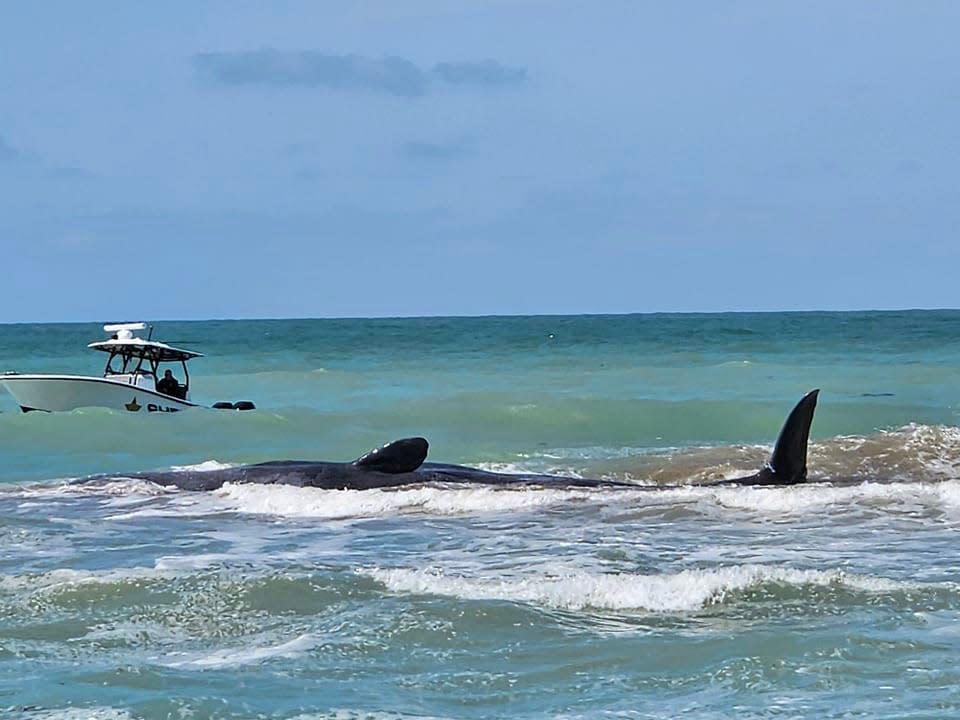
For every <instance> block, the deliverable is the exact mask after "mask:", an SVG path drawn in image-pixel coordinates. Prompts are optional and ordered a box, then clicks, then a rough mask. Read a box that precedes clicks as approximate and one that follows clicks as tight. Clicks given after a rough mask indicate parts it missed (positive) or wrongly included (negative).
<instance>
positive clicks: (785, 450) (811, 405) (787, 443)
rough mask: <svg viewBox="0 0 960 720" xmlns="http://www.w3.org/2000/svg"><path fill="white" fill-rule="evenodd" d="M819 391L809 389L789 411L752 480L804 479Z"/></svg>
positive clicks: (781, 482)
mask: <svg viewBox="0 0 960 720" xmlns="http://www.w3.org/2000/svg"><path fill="white" fill-rule="evenodd" d="M819 393H820V391H819V390H811V391H810V392H808V393H807V394H806V395H804V396H803V397H802V398H800V402H798V403H797V404H796V405H795V406H794V408H793V410H791V411H790V414H789V415H788V416H787V419H786V421H785V422H784V423H783V428H782V429H781V430H780V436H779V437H778V438H777V444H776V445H775V446H774V448H773V454H772V455H771V456H770V462H769V463H767V466H766V467H764V468H763V470H761V471H760V472H759V473H757V476H756V480H755V482H758V483H760V484H770V485H795V484H797V483H802V482H804V481H805V480H806V479H807V443H808V442H809V440H810V423H812V422H813V411H814V410H816V409H817V395H819Z"/></svg>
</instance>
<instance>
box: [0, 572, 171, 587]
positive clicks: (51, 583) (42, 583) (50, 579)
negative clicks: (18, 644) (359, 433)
mask: <svg viewBox="0 0 960 720" xmlns="http://www.w3.org/2000/svg"><path fill="white" fill-rule="evenodd" d="M162 577H168V574H167V573H165V572H164V571H163V570H162V569H156V568H145V567H133V568H114V569H109V570H74V569H71V568H58V569H56V570H50V571H49V572H45V573H37V574H27V575H0V594H17V593H23V592H28V593H49V592H57V591H61V590H67V589H72V588H76V587H81V586H85V585H115V584H121V583H135V582H141V581H144V580H155V579H158V578H162Z"/></svg>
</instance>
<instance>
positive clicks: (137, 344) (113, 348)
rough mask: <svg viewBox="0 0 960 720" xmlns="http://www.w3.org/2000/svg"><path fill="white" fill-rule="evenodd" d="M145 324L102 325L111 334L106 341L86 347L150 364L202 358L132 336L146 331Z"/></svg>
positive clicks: (192, 353) (195, 353)
mask: <svg viewBox="0 0 960 720" xmlns="http://www.w3.org/2000/svg"><path fill="white" fill-rule="evenodd" d="M146 327H147V325H146V323H142V322H141V323H121V324H117V325H104V326H103V330H104V332H108V333H113V334H112V335H111V336H110V338H109V339H108V340H101V341H99V342H92V343H90V344H89V345H87V347H88V348H91V349H93V350H100V351H101V352H106V353H110V354H111V355H122V356H125V357H129V358H142V359H144V360H147V361H149V362H151V363H161V362H184V363H185V362H186V361H187V360H189V359H191V358H195V357H203V353H198V352H193V350H181V349H180V348H175V347H172V346H170V345H167V344H166V343H162V342H158V341H157V340H149V339H147V340H144V339H143V338H140V337H135V336H134V334H133V333H134V331H135V330H144V329H146Z"/></svg>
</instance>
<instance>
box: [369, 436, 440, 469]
mask: <svg viewBox="0 0 960 720" xmlns="http://www.w3.org/2000/svg"><path fill="white" fill-rule="evenodd" d="M428 448H429V444H428V443H427V441H426V439H424V438H422V437H412V438H403V439H402V440H394V441H393V442H391V443H387V444H386V445H382V446H381V447H378V448H374V449H373V450H371V451H370V452H368V453H367V454H366V455H362V456H360V457H358V458H357V459H356V460H354V461H353V464H354V465H356V466H357V467H363V468H368V469H370V470H376V471H377V472H382V473H389V474H391V475H394V474H397V473H407V472H413V471H414V470H416V469H417V468H418V467H420V466H421V465H422V464H423V461H424V460H426V459H427V449H428Z"/></svg>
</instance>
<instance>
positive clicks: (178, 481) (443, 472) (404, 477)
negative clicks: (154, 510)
mask: <svg viewBox="0 0 960 720" xmlns="http://www.w3.org/2000/svg"><path fill="white" fill-rule="evenodd" d="M819 392H820V391H819V390H811V391H810V392H808V393H807V394H806V395H804V396H803V398H801V399H800V401H799V402H798V403H797V404H796V406H795V407H794V408H793V410H792V411H791V412H790V415H789V416H788V417H787V419H786V422H784V425H783V428H782V429H781V431H780V435H779V437H778V438H777V443H776V446H775V447H774V450H773V454H772V455H771V456H770V461H769V462H768V463H767V464H766V465H764V466H763V468H761V469H760V470H759V471H758V472H756V473H754V474H753V475H749V476H747V477H742V478H736V479H733V480H725V481H722V482H719V483H711V484H714V485H795V484H797V483H802V482H804V481H805V480H806V479H807V443H808V441H809V436H810V424H811V423H812V422H813V413H814V410H815V409H816V405H817V396H818V394H819ZM428 448H429V445H428V443H427V441H426V440H425V439H424V438H421V437H414V438H404V439H402V440H396V441H395V442H392V443H388V444H387V445H384V446H383V447H379V448H377V449H375V450H372V451H371V452H369V453H367V454H366V455H364V456H363V457H360V458H358V459H356V460H354V461H353V462H321V461H307V460H280V461H273V462H265V463H259V464H256V465H241V466H238V467H232V468H224V469H222V470H205V471H200V470H183V471H177V472H169V471H168V472H146V473H137V474H132V475H131V474H127V475H106V476H105V475H100V476H97V477H96V478H88V480H92V479H100V480H102V479H106V478H142V479H144V480H147V481H149V482H152V483H156V484H158V485H163V486H173V487H177V488H179V489H181V490H196V491H209V490H217V489H218V488H220V487H222V486H223V485H224V484H226V483H256V484H260V485H277V484H282V485H293V486H297V487H315V488H322V489H327V490H372V489H376V488H391V487H401V486H405V485H423V484H428V483H469V484H476V485H495V486H514V487H516V486H524V485H549V486H552V487H579V488H632V489H635V490H636V489H657V488H655V487H651V486H648V485H636V484H634V483H628V482H618V481H615V480H591V479H589V478H574V477H563V476H560V475H535V474H513V473H495V472H489V471H486V470H479V469H477V468H471V467H466V466H464V465H446V464H443V463H432V462H430V463H427V462H424V460H425V459H426V457H427V450H428Z"/></svg>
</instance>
